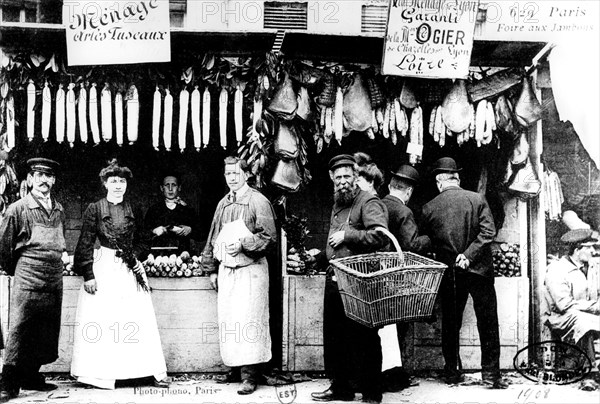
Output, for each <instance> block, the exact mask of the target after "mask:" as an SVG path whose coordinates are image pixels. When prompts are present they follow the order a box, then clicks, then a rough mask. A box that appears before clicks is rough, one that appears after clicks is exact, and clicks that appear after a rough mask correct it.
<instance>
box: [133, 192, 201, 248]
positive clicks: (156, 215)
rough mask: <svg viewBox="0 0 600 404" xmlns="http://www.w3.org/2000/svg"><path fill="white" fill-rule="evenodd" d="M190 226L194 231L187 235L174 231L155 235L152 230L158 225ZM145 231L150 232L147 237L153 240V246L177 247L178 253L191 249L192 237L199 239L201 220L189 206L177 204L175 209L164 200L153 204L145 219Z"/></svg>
mask: <svg viewBox="0 0 600 404" xmlns="http://www.w3.org/2000/svg"><path fill="white" fill-rule="evenodd" d="M181 225H183V226H189V227H191V228H192V232H191V233H190V234H189V235H188V236H186V237H183V236H177V235H175V234H173V233H172V232H167V233H166V234H163V235H162V236H160V237H157V236H155V235H154V234H153V233H152V230H154V229H155V228H157V227H158V226H165V227H169V226H181ZM144 227H145V231H146V232H147V233H148V234H147V235H146V237H147V238H148V239H149V240H151V242H150V244H151V247H177V249H178V253H182V252H183V251H188V252H189V251H190V239H192V238H193V239H194V240H198V239H199V235H200V226H199V220H198V217H197V215H196V212H194V209H192V208H191V207H189V206H184V205H181V204H177V206H175V209H169V208H167V205H166V204H165V202H164V201H161V202H159V203H157V204H155V205H152V206H151V207H150V208H149V209H148V212H146V216H145V219H144Z"/></svg>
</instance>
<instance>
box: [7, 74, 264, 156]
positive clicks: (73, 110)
mask: <svg viewBox="0 0 600 404" xmlns="http://www.w3.org/2000/svg"><path fill="white" fill-rule="evenodd" d="M75 89H76V85H75V84H74V83H70V84H69V85H68V86H67V90H66V91H65V89H64V87H63V85H62V84H59V86H58V89H57V90H56V93H55V94H54V97H52V94H51V90H50V87H49V85H48V83H45V84H44V87H43V89H42V91H41V97H42V100H41V105H42V108H41V125H40V126H41V137H42V139H43V140H44V141H47V140H48V139H49V138H50V125H51V113H52V110H53V109H52V103H53V102H54V114H55V119H54V124H55V125H54V126H55V135H56V141H57V142H58V143H64V142H65V140H66V141H67V142H68V143H69V145H70V146H71V147H73V145H74V143H75V141H76V134H77V130H76V127H77V125H78V128H79V131H78V133H79V140H80V141H81V142H82V143H87V142H88V134H89V133H91V138H92V141H93V142H94V144H99V143H101V141H104V142H109V141H111V140H112V139H113V135H114V138H115V140H116V143H117V144H118V145H123V144H124V143H125V136H127V141H128V142H129V144H134V143H135V142H136V141H137V140H138V124H139V105H140V104H139V96H138V91H137V88H136V86H135V85H131V86H130V87H129V89H128V91H127V93H126V94H125V96H123V94H122V93H121V92H119V91H116V92H115V94H114V96H113V92H112V91H111V89H110V87H109V85H105V86H104V87H103V89H102V90H101V91H98V89H97V85H96V83H93V84H92V85H91V86H90V87H89V89H86V87H85V86H84V85H83V84H81V85H80V88H79V92H78V94H77V95H76V94H75ZM36 92H37V89H36V87H35V84H34V83H33V82H30V83H29V84H28V85H27V117H26V119H27V129H26V134H27V139H28V140H29V141H31V140H33V139H34V137H35V136H36V134H35V127H36V124H35V120H36V115H37V114H36V111H35V106H36V98H37V97H38V96H39V95H38V94H37V93H36ZM98 93H100V94H98ZM234 97H235V99H234V118H235V137H236V141H237V143H238V144H239V143H240V142H241V141H242V138H243V130H244V128H243V98H244V95H243V92H242V90H241V89H240V88H239V87H238V88H237V89H236V91H235V93H234ZM178 102H179V123H178V131H177V140H178V146H179V149H180V151H182V152H183V151H184V150H185V148H186V146H187V145H186V138H187V128H188V120H189V119H190V118H191V128H192V133H193V139H194V140H193V141H194V147H195V148H196V150H200V148H201V147H202V145H204V146H206V145H207V144H208V143H209V138H210V118H211V93H210V91H209V89H208V88H205V89H204V91H203V93H202V94H200V90H199V89H198V86H196V87H195V88H194V90H193V91H192V92H191V94H190V92H189V91H187V89H185V88H184V89H183V90H181V92H180V93H179V96H178ZM173 103H174V99H173V95H172V94H171V92H170V90H169V89H165V90H164V96H163V94H162V92H161V90H160V89H159V88H158V87H156V90H155V91H154V97H153V113H152V146H153V147H154V148H155V149H156V150H159V148H160V139H161V138H162V144H163V145H164V148H165V149H166V150H167V151H170V150H171V146H172V137H173V133H172V128H173ZM98 104H100V109H98ZM228 104H229V92H228V91H227V89H225V88H223V89H221V91H220V93H219V141H220V145H221V146H222V147H226V146H227V119H228V117H227V106H228ZM254 104H255V105H254V115H255V116H256V117H260V115H261V114H262V102H260V101H258V102H255V103H254ZM113 111H114V113H113ZM113 123H114V133H113ZM161 123H162V125H161ZM253 127H254V125H253ZM254 131H255V130H253V132H254ZM15 142H16V139H15V106H14V98H13V97H12V95H10V96H9V97H8V99H7V104H6V148H7V149H8V150H9V151H10V150H11V149H12V148H14V147H15Z"/></svg>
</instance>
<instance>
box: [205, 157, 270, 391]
mask: <svg viewBox="0 0 600 404" xmlns="http://www.w3.org/2000/svg"><path fill="white" fill-rule="evenodd" d="M248 170H249V167H248V165H247V163H246V162H245V161H244V160H241V159H239V158H237V157H228V158H226V159H225V180H226V181H227V186H228V187H229V193H228V194H227V195H226V196H225V197H224V198H223V199H221V201H220V202H219V204H218V205H217V209H216V211H215V215H214V217H213V221H212V224H211V228H210V232H209V235H208V240H207V242H206V247H205V248H204V251H203V253H202V262H203V266H204V269H205V270H206V271H207V272H210V273H211V275H210V280H211V283H212V285H213V287H214V288H215V290H216V291H217V292H218V295H217V311H218V323H219V343H220V348H221V357H222V359H223V363H224V364H225V365H227V366H229V367H231V368H232V369H231V372H230V373H228V374H227V375H225V376H224V377H223V378H222V379H221V380H220V381H221V382H237V381H241V382H242V386H241V387H240V389H239V390H238V394H250V393H252V392H254V390H256V385H257V382H258V377H259V375H260V365H261V364H264V363H266V362H268V361H269V360H271V356H272V355H271V335H270V328H269V267H268V264H267V259H266V257H265V255H266V254H267V252H268V250H269V249H270V248H271V247H274V246H275V244H276V241H277V231H276V229H275V213H274V212H273V207H272V206H271V203H270V202H269V201H268V200H267V198H265V197H264V196H263V195H262V194H261V193H260V192H258V191H256V190H254V189H252V188H250V187H249V186H248V184H247V183H246V181H247V179H248Z"/></svg>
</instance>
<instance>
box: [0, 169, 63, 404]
mask: <svg viewBox="0 0 600 404" xmlns="http://www.w3.org/2000/svg"><path fill="white" fill-rule="evenodd" d="M27 165H28V166H29V174H27V182H28V184H29V185H30V186H31V187H32V189H31V192H30V193H29V194H28V195H27V196H25V197H24V198H22V199H20V200H18V201H17V202H15V203H13V204H12V205H10V206H9V207H8V209H7V211H6V215H5V217H4V220H3V221H2V223H1V225H0V235H1V236H0V267H2V269H3V270H4V271H6V273H8V274H9V275H12V276H13V277H14V278H13V285H12V292H11V296H10V306H11V309H10V322H9V324H10V327H9V329H8V340H7V342H6V349H5V355H4V367H3V369H2V381H1V385H0V387H1V388H0V402H2V403H4V402H6V401H8V400H10V399H13V398H15V397H17V396H18V395H19V391H20V389H21V388H23V389H25V390H38V391H50V390H54V389H56V386H55V385H53V384H49V383H46V382H45V379H44V376H43V375H42V374H41V373H39V371H40V367H41V366H42V365H44V364H47V363H52V362H54V361H55V360H56V359H57V358H58V336H59V332H60V316H61V307H62V288H63V283H62V266H63V263H62V260H61V257H62V254H63V252H64V251H65V238H64V221H65V214H64V211H63V207H62V206H61V204H60V203H58V202H57V201H56V200H55V199H54V198H52V196H51V190H52V187H53V186H54V183H55V182H56V171H57V169H58V167H59V164H58V163H57V162H56V161H53V160H50V159H45V158H34V159H30V160H28V161H27Z"/></svg>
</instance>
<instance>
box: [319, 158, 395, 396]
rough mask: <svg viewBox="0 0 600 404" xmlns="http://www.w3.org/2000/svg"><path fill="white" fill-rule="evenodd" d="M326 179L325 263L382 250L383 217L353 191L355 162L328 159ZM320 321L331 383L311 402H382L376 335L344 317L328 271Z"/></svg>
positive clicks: (374, 202) (372, 199) (369, 199)
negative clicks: (357, 398) (329, 199)
mask: <svg viewBox="0 0 600 404" xmlns="http://www.w3.org/2000/svg"><path fill="white" fill-rule="evenodd" d="M329 177H330V178H331V180H332V181H333V185H334V189H333V190H334V205H333V210H332V212H331V223H330V226H329V236H328V241H327V248H326V251H325V257H326V260H327V261H329V260H331V259H335V258H344V257H349V256H353V255H358V254H366V253H371V252H375V251H377V250H379V249H381V248H383V247H385V246H386V244H387V240H386V237H385V235H383V234H382V233H381V232H379V231H377V230H376V229H377V228H380V227H383V228H386V229H387V213H386V212H385V209H384V207H383V205H382V204H381V201H379V200H378V198H377V196H375V195H371V194H369V193H367V192H365V191H362V190H360V188H358V186H357V185H356V179H357V170H356V161H355V159H354V157H353V156H351V155H347V154H342V155H339V156H336V157H334V158H333V159H331V161H330V162H329ZM323 317H324V318H323V334H324V350H325V369H326V371H327V372H328V374H329V376H330V377H331V379H332V380H331V386H330V387H329V388H328V389H327V390H325V391H323V392H317V393H312V398H313V400H315V401H337V400H342V401H352V400H353V399H354V394H355V390H358V392H360V393H362V400H363V402H370V403H379V402H381V399H382V386H381V365H382V356H381V355H382V354H381V341H380V339H379V334H378V330H377V329H376V328H368V327H366V326H363V325H361V324H359V323H358V322H355V321H354V320H351V319H349V318H348V317H346V314H345V312H344V307H343V305H342V299H341V296H340V293H339V291H338V286H337V282H336V279H335V276H334V274H333V271H332V269H331V268H330V269H329V270H328V273H327V277H326V282H325V297H324V313H323ZM353 383H356V384H357V388H356V387H355V386H354V385H353Z"/></svg>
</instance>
